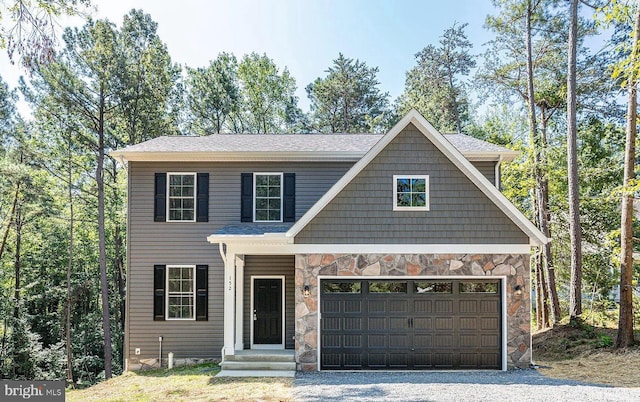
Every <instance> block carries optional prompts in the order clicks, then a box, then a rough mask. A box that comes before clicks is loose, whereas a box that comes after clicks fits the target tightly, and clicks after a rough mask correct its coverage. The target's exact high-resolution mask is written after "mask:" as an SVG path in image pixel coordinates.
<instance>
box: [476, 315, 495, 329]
mask: <svg viewBox="0 0 640 402" xmlns="http://www.w3.org/2000/svg"><path fill="white" fill-rule="evenodd" d="M479 321H480V324H479V325H478V328H479V329H480V330H482V331H495V329H496V328H500V319H499V318H498V317H480V318H479Z"/></svg>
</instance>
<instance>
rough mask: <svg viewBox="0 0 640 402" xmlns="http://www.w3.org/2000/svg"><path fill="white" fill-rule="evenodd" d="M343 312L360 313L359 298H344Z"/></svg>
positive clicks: (360, 303) (360, 302) (360, 304)
mask: <svg viewBox="0 0 640 402" xmlns="http://www.w3.org/2000/svg"><path fill="white" fill-rule="evenodd" d="M344 312H345V313H347V314H348V313H358V314H359V313H362V301H361V300H345V301H344Z"/></svg>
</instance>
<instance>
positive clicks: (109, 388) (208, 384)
mask: <svg viewBox="0 0 640 402" xmlns="http://www.w3.org/2000/svg"><path fill="white" fill-rule="evenodd" d="M218 372H219V368H218V366H217V365H216V364H213V363H209V364H201V365H197V366H187V367H179V368H175V369H172V370H168V369H160V370H149V371H143V372H137V373H133V372H127V373H124V374H123V375H121V376H118V377H114V378H112V379H111V380H109V381H104V382H102V383H100V384H96V385H94V386H92V387H89V388H86V389H82V390H67V393H66V400H67V401H69V402H72V401H82V402H84V401H112V402H115V401H123V402H124V401H127V402H129V401H258V400H260V401H290V400H291V390H292V387H293V379H291V378H217V377H215V375H216V374H218Z"/></svg>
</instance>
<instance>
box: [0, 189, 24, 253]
mask: <svg viewBox="0 0 640 402" xmlns="http://www.w3.org/2000/svg"><path fill="white" fill-rule="evenodd" d="M19 196H20V182H18V183H16V191H15V193H14V195H13V205H12V206H11V212H10V213H9V222H8V223H7V226H6V227H5V229H4V234H3V235H2V245H0V260H1V259H2V255H3V254H4V247H5V245H6V244H7V238H8V237H9V230H10V229H11V226H12V225H13V220H14V217H15V214H16V206H17V205H18V197H19Z"/></svg>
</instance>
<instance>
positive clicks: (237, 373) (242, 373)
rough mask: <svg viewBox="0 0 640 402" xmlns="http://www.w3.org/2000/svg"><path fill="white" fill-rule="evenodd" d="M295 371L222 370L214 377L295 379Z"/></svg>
mask: <svg viewBox="0 0 640 402" xmlns="http://www.w3.org/2000/svg"><path fill="white" fill-rule="evenodd" d="M295 375H296V372H295V370H228V369H222V370H221V371H220V372H219V373H218V375H216V377H295Z"/></svg>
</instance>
